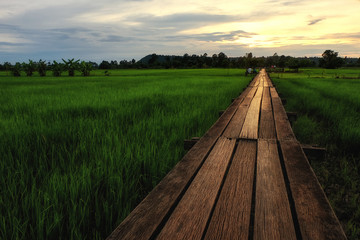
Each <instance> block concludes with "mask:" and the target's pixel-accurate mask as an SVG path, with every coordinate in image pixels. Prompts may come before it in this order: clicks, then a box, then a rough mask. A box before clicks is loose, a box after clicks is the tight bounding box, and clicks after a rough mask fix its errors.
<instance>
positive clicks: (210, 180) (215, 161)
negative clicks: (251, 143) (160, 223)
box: [157, 137, 236, 240]
mask: <svg viewBox="0 0 360 240" xmlns="http://www.w3.org/2000/svg"><path fill="white" fill-rule="evenodd" d="M235 143H236V140H229V139H227V138H223V137H221V138H219V140H218V142H217V143H216V145H215V147H214V149H213V150H212V151H211V153H210V155H209V157H208V158H207V159H206V161H205V162H204V164H203V166H202V167H201V169H200V170H199V172H198V174H197V175H196V177H195V178H194V180H193V182H192V183H191V185H190V186H189V188H188V190H187V191H186V193H185V195H184V196H183V198H182V199H181V201H180V202H179V204H178V205H177V207H176V208H175V210H174V212H173V213H172V214H171V216H170V218H169V220H168V221H167V222H166V224H165V226H164V228H163V229H162V231H161V232H160V234H159V236H158V237H157V239H165V240H168V239H200V238H201V237H202V235H203V232H204V230H205V227H206V223H207V221H208V218H209V216H210V213H211V209H212V208H213V206H214V203H215V199H216V196H217V194H218V191H219V188H220V185H221V182H222V180H223V177H224V174H225V172H226V169H227V167H228V164H229V161H230V158H231V156H232V153H233V150H234V147H235Z"/></svg>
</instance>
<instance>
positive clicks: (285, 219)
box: [254, 139, 296, 240]
mask: <svg viewBox="0 0 360 240" xmlns="http://www.w3.org/2000/svg"><path fill="white" fill-rule="evenodd" d="M257 154H258V155H257V175H256V197H255V199H256V200H255V223H254V239H274V240H275V239H287V240H290V239H296V233H295V228H294V223H293V220H292V215H291V210H290V204H289V201H288V196H287V192H286V186H285V181H284V178H283V174H282V170H281V164H280V159H279V154H278V151H277V144H276V141H275V140H264V139H259V140H258V149H257Z"/></svg>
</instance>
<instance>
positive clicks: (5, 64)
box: [4, 62, 12, 75]
mask: <svg viewBox="0 0 360 240" xmlns="http://www.w3.org/2000/svg"><path fill="white" fill-rule="evenodd" d="M11 67H12V66H11V63H9V62H5V63H4V69H5V71H6V75H7V74H8V71H9V70H11Z"/></svg>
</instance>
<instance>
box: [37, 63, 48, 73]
mask: <svg viewBox="0 0 360 240" xmlns="http://www.w3.org/2000/svg"><path fill="white" fill-rule="evenodd" d="M37 67H38V72H39V74H40V76H41V77H45V76H46V67H47V65H46V63H45V61H43V60H41V59H40V60H39V62H38V66H37Z"/></svg>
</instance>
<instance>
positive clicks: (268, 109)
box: [259, 88, 276, 139]
mask: <svg viewBox="0 0 360 240" xmlns="http://www.w3.org/2000/svg"><path fill="white" fill-rule="evenodd" d="M260 111H261V114H260V126H259V138H264V139H276V131H275V122H274V115H273V111H272V106H271V98H270V89H269V88H264V92H263V98H262V102H261V110H260Z"/></svg>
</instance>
